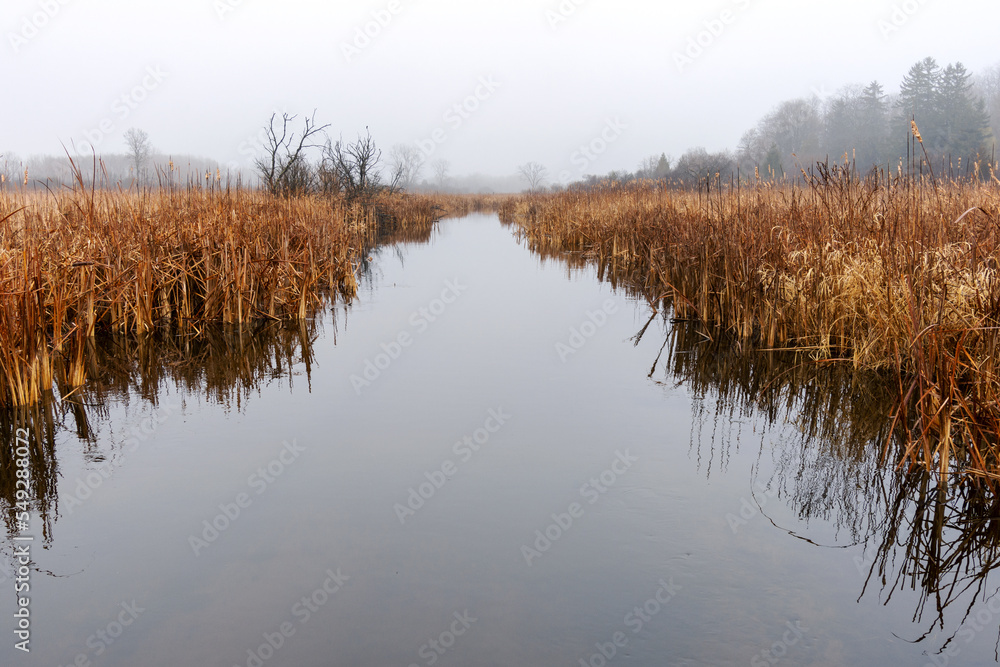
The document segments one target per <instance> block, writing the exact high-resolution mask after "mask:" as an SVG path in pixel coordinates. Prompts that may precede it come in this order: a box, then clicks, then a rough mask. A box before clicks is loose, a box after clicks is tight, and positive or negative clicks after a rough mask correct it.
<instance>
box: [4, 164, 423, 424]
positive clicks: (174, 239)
mask: <svg viewBox="0 0 1000 667" xmlns="http://www.w3.org/2000/svg"><path fill="white" fill-rule="evenodd" d="M95 172H96V169H95ZM75 174H76V177H77V187H76V188H74V189H73V190H72V191H67V192H61V193H51V192H50V193H46V194H38V193H29V192H23V191H17V192H0V406H20V405H30V404H33V403H35V402H36V401H38V400H39V399H40V398H41V397H42V396H43V394H44V393H45V392H46V391H48V390H49V389H51V388H52V386H53V382H58V383H59V385H61V386H62V392H63V393H64V394H65V393H68V392H70V391H71V390H72V388H75V387H79V386H81V385H82V384H83V383H84V382H85V380H86V379H87V364H85V363H84V355H85V349H86V344H87V341H88V340H90V339H92V337H93V336H94V335H95V334H96V333H100V332H114V333H127V334H143V333H148V332H151V331H153V330H155V329H158V328H162V327H177V328H180V329H183V330H185V331H188V332H190V333H191V334H193V335H199V334H200V333H202V332H203V331H204V328H205V327H206V326H208V325H215V324H223V325H232V326H234V327H236V328H237V329H239V328H241V327H243V326H246V325H248V324H250V323H252V322H258V321H268V320H270V321H276V320H289V319H298V320H302V319H305V318H306V317H307V316H309V315H310V314H311V313H313V312H315V310H316V309H317V308H318V307H320V306H322V305H323V304H324V303H326V302H327V301H328V300H329V299H330V298H335V297H336V294H337V293H339V294H341V295H342V296H343V297H344V298H347V299H350V298H351V297H353V295H354V294H355V292H356V289H357V282H356V279H355V273H356V270H357V268H358V266H359V264H360V262H361V261H362V260H363V258H364V257H365V255H366V253H367V251H368V249H369V248H371V247H372V246H373V245H375V244H376V243H377V242H378V241H379V239H381V238H383V237H384V236H386V235H387V234H391V233H394V232H399V231H401V230H403V229H409V230H424V231H425V232H426V233H428V234H429V229H430V226H431V225H432V224H433V221H434V220H435V218H436V217H437V212H436V210H435V208H434V207H435V204H434V200H432V199H430V198H426V197H409V196H403V195H384V196H380V197H378V198H377V199H375V200H374V201H370V202H366V203H357V202H354V203H350V204H348V203H346V202H345V201H344V200H343V199H339V198H320V197H312V196H308V197H295V198H278V197H273V196H270V195H267V194H264V193H261V192H257V191H249V190H245V189H238V188H237V189H228V188H226V189H215V188H213V189H211V190H209V189H199V188H187V189H182V190H156V191H128V192H123V191H121V190H118V191H115V190H109V189H97V188H94V187H92V186H91V187H88V182H87V180H86V179H85V178H84V177H83V176H82V174H81V173H80V171H79V170H78V169H77V170H76V171H75ZM94 180H96V179H94Z"/></svg>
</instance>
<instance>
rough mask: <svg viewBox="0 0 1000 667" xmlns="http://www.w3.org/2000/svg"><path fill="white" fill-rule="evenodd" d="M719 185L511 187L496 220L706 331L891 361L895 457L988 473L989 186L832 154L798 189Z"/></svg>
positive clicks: (870, 362)
mask: <svg viewBox="0 0 1000 667" xmlns="http://www.w3.org/2000/svg"><path fill="white" fill-rule="evenodd" d="M719 185H720V184H718V183H708V184H706V185H705V186H703V187H702V188H700V189H698V190H691V189H688V190H680V189H674V188H668V187H665V186H663V185H662V184H653V183H645V184H643V183H640V184H632V185H620V184H609V185H607V186H605V187H603V188H599V189H596V190H587V191H569V192H564V193H559V194H550V195H535V196H529V197H521V198H517V199H512V200H510V201H509V202H507V203H506V204H504V205H503V206H502V207H501V218H502V219H503V220H504V221H505V222H512V223H516V224H517V225H518V226H519V229H520V232H521V233H522V234H523V235H524V236H525V237H526V238H527V239H528V241H529V243H530V244H531V246H532V247H533V248H534V249H535V250H537V251H539V252H543V253H564V252H566V251H573V252H576V253H582V254H585V255H586V256H587V257H589V258H590V260H591V261H593V262H594V263H595V264H596V265H597V267H598V270H599V274H600V275H601V276H602V277H604V278H608V279H610V280H611V281H613V282H614V283H617V284H621V285H623V286H625V287H627V288H628V289H630V290H632V291H635V292H637V293H641V294H643V295H644V296H645V297H646V298H647V299H648V300H649V301H650V303H651V304H653V305H654V306H655V307H657V308H660V307H662V308H666V309H670V311H671V313H672V315H673V316H674V317H675V318H676V319H681V320H686V319H691V320H697V321H700V322H701V323H703V324H704V325H706V327H705V332H706V335H707V336H712V335H714V334H713V331H721V332H725V333H726V334H727V335H728V336H731V337H732V338H733V339H735V340H736V341H737V344H738V345H742V346H745V347H753V348H756V349H794V350H797V351H799V352H803V353H806V354H808V359H807V360H809V359H811V360H812V362H816V363H838V364H844V365H849V366H850V367H852V368H854V369H858V370H861V369H864V370H890V371H896V372H898V377H899V393H900V401H899V406H898V409H897V411H896V414H895V418H896V426H897V427H898V428H901V429H905V430H907V432H908V433H909V436H910V437H909V439H908V442H909V446H908V447H907V449H906V450H905V452H904V453H903V458H904V460H905V461H908V462H919V463H921V464H922V465H924V466H928V467H932V468H934V469H936V470H938V471H940V472H941V473H942V475H943V476H947V475H948V474H949V473H952V472H956V473H959V474H971V475H975V476H978V477H980V478H982V477H990V478H996V479H1000V382H998V377H997V365H996V360H997V356H996V353H997V351H998V349H997V348H998V343H1000V337H998V335H997V333H998V328H1000V280H998V278H1000V276H998V270H1000V227H998V223H1000V192H998V190H997V188H996V186H995V185H991V184H983V183H978V182H961V183H960V182H951V183H943V182H941V181H940V180H938V181H937V182H936V183H934V187H933V188H932V187H929V184H928V187H925V186H924V181H921V180H916V179H911V178H909V177H907V176H906V175H896V176H895V177H887V176H886V175H885V174H880V173H878V172H873V173H872V174H870V175H869V176H867V177H864V178H862V177H860V176H859V175H857V174H856V173H854V172H852V171H851V169H850V168H849V167H848V166H837V165H834V166H829V165H819V166H818V167H817V168H816V170H815V172H814V173H813V174H811V175H808V176H807V178H806V179H805V180H804V181H803V184H799V185H795V184H788V183H785V184H775V183H770V182H762V181H757V182H754V183H751V184H749V185H747V184H740V183H735V182H734V183H732V184H729V185H726V186H725V187H719ZM891 418H892V416H891V415H890V419H891ZM955 466H957V469H956V468H955Z"/></svg>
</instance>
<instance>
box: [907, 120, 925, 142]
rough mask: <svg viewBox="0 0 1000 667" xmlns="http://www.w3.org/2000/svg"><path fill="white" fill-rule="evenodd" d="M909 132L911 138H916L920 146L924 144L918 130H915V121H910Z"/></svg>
mask: <svg viewBox="0 0 1000 667" xmlns="http://www.w3.org/2000/svg"><path fill="white" fill-rule="evenodd" d="M910 132H912V133H913V136H914V137H916V138H917V141H919V142H920V143H921V144H922V143H924V138H923V137H921V136H920V130H919V129H918V128H917V121H915V120H911V121H910Z"/></svg>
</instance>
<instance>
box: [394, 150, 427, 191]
mask: <svg viewBox="0 0 1000 667" xmlns="http://www.w3.org/2000/svg"><path fill="white" fill-rule="evenodd" d="M389 165H390V167H391V168H392V171H393V173H394V174H399V187H401V188H403V189H404V190H409V189H411V188H412V187H413V185H414V184H415V183H416V182H417V179H418V178H420V172H421V171H422V170H423V168H424V157H423V154H422V153H421V152H420V150H419V149H418V148H417V147H416V146H411V145H409V144H396V145H395V146H393V147H392V152H391V153H390V154H389Z"/></svg>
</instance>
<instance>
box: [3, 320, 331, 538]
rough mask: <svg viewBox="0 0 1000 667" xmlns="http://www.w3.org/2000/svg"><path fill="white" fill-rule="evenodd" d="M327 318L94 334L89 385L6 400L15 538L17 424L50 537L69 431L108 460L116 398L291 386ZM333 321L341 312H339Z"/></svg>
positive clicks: (221, 397)
mask: <svg viewBox="0 0 1000 667" xmlns="http://www.w3.org/2000/svg"><path fill="white" fill-rule="evenodd" d="M334 315H335V312H334ZM322 321H323V317H322V313H317V315H316V316H314V317H312V318H311V319H309V320H306V321H301V322H295V323H282V322H269V323H266V324H261V325H259V326H256V327H246V326H244V327H219V328H215V329H211V330H206V331H203V332H202V334H201V335H200V336H191V335H187V334H185V333H181V332H177V331H159V332H155V333H149V334H144V335H139V336H125V335H114V336H105V337H99V338H96V339H94V340H93V341H91V342H90V344H89V345H88V346H87V349H86V352H85V360H86V363H87V366H88V371H87V373H88V378H90V380H89V381H88V382H87V384H86V385H85V386H84V387H82V388H80V389H78V390H77V391H75V392H73V393H71V394H69V395H67V396H65V397H63V398H61V399H60V398H58V397H56V396H54V395H50V396H49V397H48V398H47V400H45V401H43V402H40V403H38V404H36V405H33V406H30V407H24V408H17V409H13V410H0V437H2V438H3V443H4V444H3V447H2V448H0V500H2V501H3V508H4V520H5V525H6V529H7V535H8V538H13V536H14V535H15V534H17V533H18V532H20V531H19V530H18V529H17V525H16V521H15V514H16V512H17V506H16V489H15V486H16V481H17V478H16V466H15V458H16V457H15V450H16V447H17V440H16V437H15V434H16V432H17V430H18V429H24V430H26V431H27V432H28V434H29V435H30V437H29V443H30V447H31V457H30V464H31V480H32V483H31V494H32V498H31V506H32V511H33V513H34V514H35V515H36V516H37V517H38V518H39V519H40V520H41V524H42V531H43V536H44V540H45V542H46V543H47V544H48V543H50V542H51V540H52V524H53V521H54V519H55V518H56V517H57V516H58V498H57V495H56V488H57V480H58V477H59V462H58V459H57V457H56V442H57V439H58V437H59V435H60V434H61V433H62V432H63V431H66V430H73V431H74V432H75V434H76V437H77V438H78V439H79V440H80V441H81V442H82V443H83V445H84V447H83V456H84V459H85V460H86V462H87V464H88V466H100V465H102V464H104V463H105V462H106V461H109V460H111V459H112V458H114V457H115V456H116V452H115V451H112V450H108V449H101V446H102V443H103V446H104V447H105V448H108V447H112V448H114V447H118V448H120V447H122V446H123V444H124V443H121V442H118V443H111V442H109V441H107V440H106V439H105V440H100V439H98V437H97V433H98V431H99V430H100V429H99V426H98V425H97V424H99V423H101V422H105V421H107V420H108V409H107V406H108V405H110V404H111V403H112V402H113V401H116V400H122V401H127V400H128V399H129V397H140V398H141V399H142V400H143V401H144V402H145V403H146V404H148V405H149V406H150V407H151V408H153V409H154V410H155V409H157V408H158V406H159V405H160V402H161V393H162V391H163V389H164V388H165V387H167V386H169V385H173V386H174V387H176V388H178V389H183V390H184V392H185V393H186V394H187V395H199V394H201V395H203V396H204V397H205V398H206V399H207V400H209V401H212V402H215V403H219V404H222V405H224V406H226V407H227V408H235V409H236V410H241V409H242V408H243V405H244V402H245V401H246V399H247V398H248V397H249V395H250V394H251V393H252V392H254V391H256V390H257V389H258V388H259V387H260V386H261V385H262V384H265V383H269V382H275V381H281V382H287V383H288V386H289V388H290V389H291V388H292V387H294V385H295V382H296V379H297V378H300V379H301V378H303V377H304V380H305V382H306V383H307V384H309V383H310V381H311V375H312V370H313V353H312V345H313V343H314V342H315V340H316V339H317V338H318V337H319V335H320V334H321V331H320V327H321V324H320V323H321V322H322ZM327 321H332V322H336V318H335V317H333V318H328V319H327ZM334 335H335V332H334Z"/></svg>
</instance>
